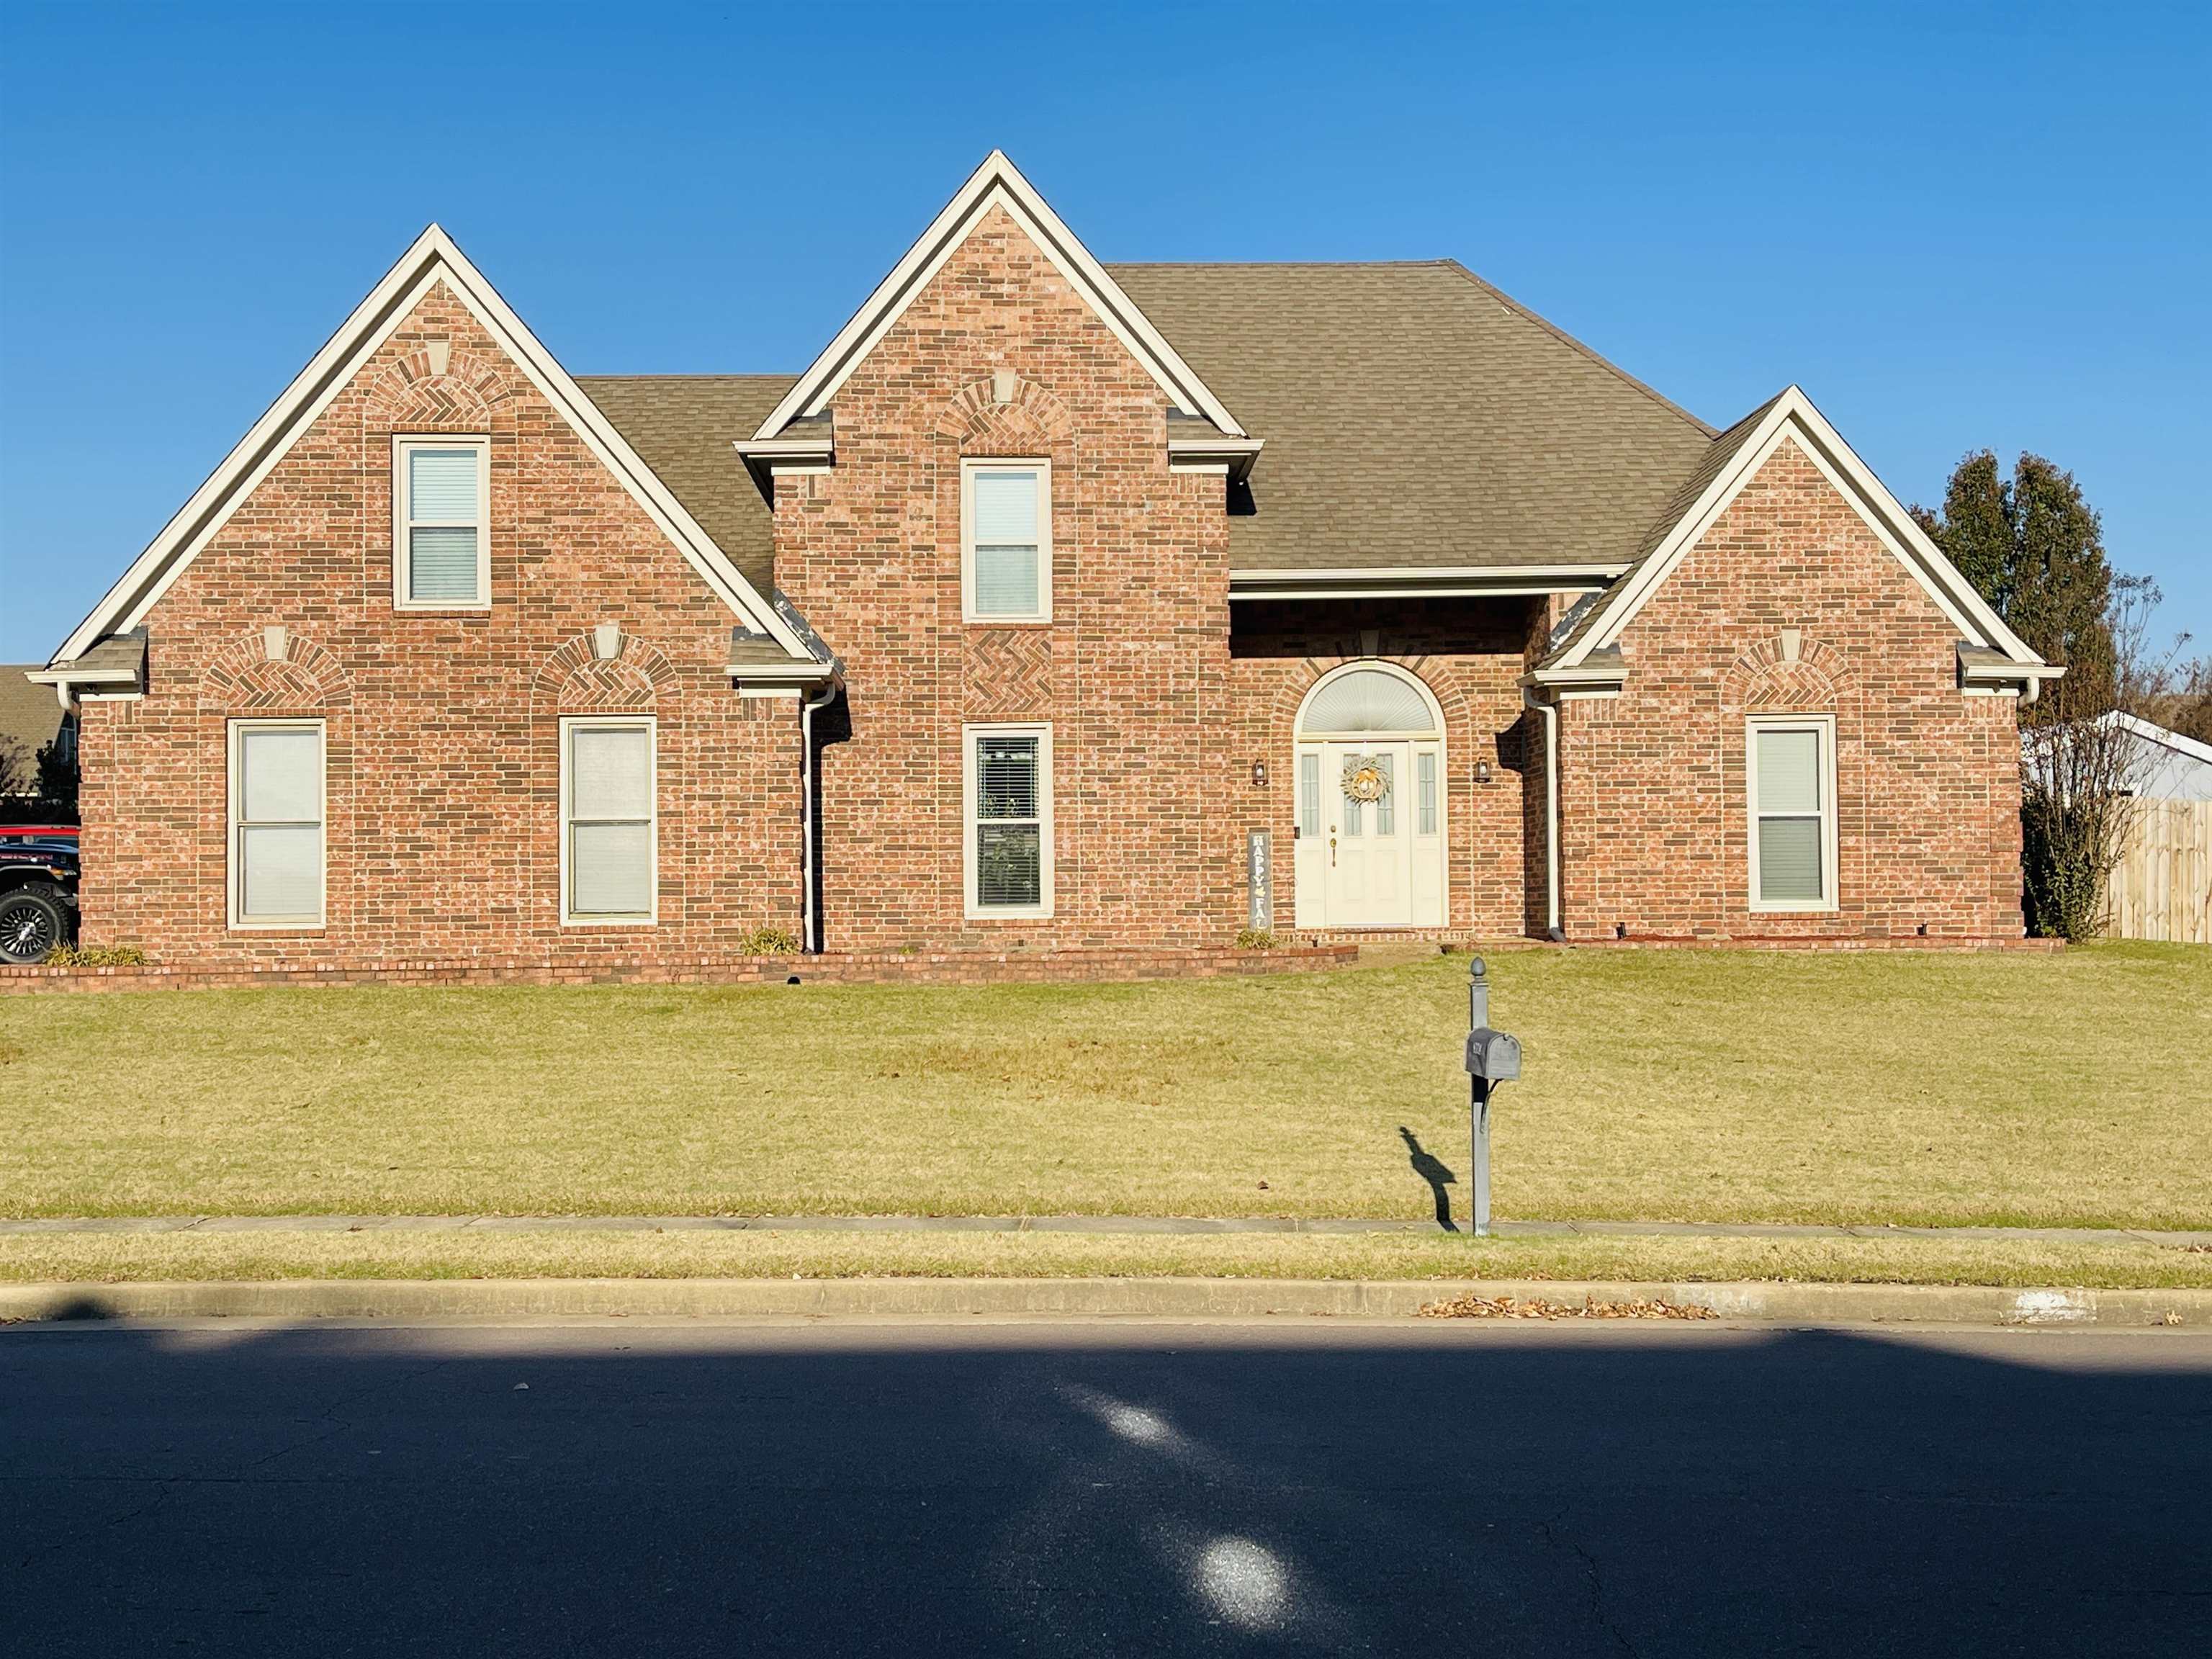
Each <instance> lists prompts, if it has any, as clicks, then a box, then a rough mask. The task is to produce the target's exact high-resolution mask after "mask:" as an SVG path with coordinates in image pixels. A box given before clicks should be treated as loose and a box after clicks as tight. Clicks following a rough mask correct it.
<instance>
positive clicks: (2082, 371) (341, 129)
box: [0, 0, 2212, 659]
mask: <svg viewBox="0 0 2212 1659" xmlns="http://www.w3.org/2000/svg"><path fill="white" fill-rule="evenodd" d="M1939 13H1940V14H1941V15H1937V14H1939ZM2208 15H2212V8H2206V7H2204V6H2203V5H2201V4H2195V5H2190V6H2186V7H2182V6H2175V7H2170V8H2163V9H2159V8H2142V9H2124V8H2113V7H2106V6H2101V5H2100V6H2089V5H2081V4H2069V5H2038V4H2032V3H2021V4H2015V5H2008V6H1990V7H1986V8H1984V7H1959V8H1942V7H1936V6H1932V5H1916V6H1912V7H1910V8H1900V9H1896V10H1894V11H1888V10H1875V9H1868V8H1862V7H1843V8H1836V7H1811V6H1803V7H1800V6H1790V5H1776V4H1773V3H1771V0H1767V3H1764V4H1760V5H1759V6H1756V7H1745V8H1741V9H1717V10H1711V11H1702V12H1701V11H1699V10H1697V9H1694V8H1691V7H1687V6H1682V5H1673V4H1669V5H1656V6H1655V5H1647V4H1641V3H1638V4H1624V5H1618V6H1613V5H1603V4H1587V5H1583V6H1579V7H1572V8H1570V7H1565V6H1560V7H1551V8H1545V9H1541V11H1538V10H1536V9H1528V11H1527V12H1526V13H1522V12H1520V11H1515V12H1507V11H1504V10H1495V11H1492V10H1486V9H1477V8H1472V7H1468V8H1458V9H1452V10H1449V11H1441V10H1438V11H1430V10H1422V9H1412V8H1402V7H1381V6H1371V5H1370V6H1362V7H1358V8H1356V9H1354V8H1346V9H1328V10H1324V9H1306V8H1303V7H1299V6H1295V5H1288V4H1284V3H1280V0H1275V3H1267V4H1262V5H1259V6H1255V7H1252V8H1250V9H1244V8H1241V7H1239V6H1237V5H1233V4H1224V3H1209V4H1205V5H1198V6H1158V7H1139V6H1128V7H1123V8H1118V9H1114V10H1113V11H1111V12H1110V13H1098V14H1091V13H1084V14H1078V13H1077V12H1076V11H1075V10H1074V9H1072V8H1070V9H1061V8H1059V7H1056V6H1055V7H1045V6H1036V7H1016V8H1008V7H1006V6H1004V5H997V6H993V7H989V8H982V9H954V8H951V7H933V6H927V5H918V4H917V5H906V6H901V7H896V8H893V9H884V10H865V11H864V10H861V9H854V8H831V7H820V8H805V7H798V8H794V7H788V6H770V7H764V8H762V9H759V10H758V11H757V12H756V11H754V10H751V9H746V8H742V7H736V6H730V5H719V6H707V7H699V8H677V7H665V6H660V5H653V4H645V3H630V4H623V5H611V4H605V3H601V4H596V5H591V6H582V7H570V6H565V5H560V4H553V3H545V0H531V3H527V4H517V5H513V6H500V5H461V6H453V7H433V8H424V7H398V8H393V7H371V6H355V7H348V8H343V9H341V8H338V7H335V6H328V7H326V6H321V5H313V6H308V5H286V6H283V7H281V8H279V7H271V8H268V9H262V8H258V7H244V6H225V5H220V4H214V3H204V4H195V5H190V6H184V5H179V6H164V7H161V8H158V9H157V8H155V6H153V5H150V4H147V5H102V4H97V3H70V4H45V3H30V0H8V3H6V4H4V5H0V54H3V56H0V659H29V658H34V657H43V656H44V655H45V654H46V653H47V652H48V651H49V650H50V649H51V648H52V647H53V646H54V645H55V644H56V643H57V642H58V641H59V639H60V638H61V636H62V635H64V633H65V632H66V631H67V630H68V629H69V628H70V626H71V625H73V624H74V623H76V620H77V619H78V618H79V617H80V616H82V614H83V612H84V611H87V610H88V608H89V607H90V606H91V605H92V603H93V601H94V599H97V598H98V597H99V595H100V592H103V591H104V590H105V588H106V586H107V584H108V583H109V582H110V581H111V580H112V579H113V577H114V576H115V575H116V574H118V572H120V571H121V569H122V568H123V567H124V566H125V564H126V563H127V562H129V561H130V560H131V558H132V557H133V556H135V555H136V554H137V552H138V551H139V550H140V549H141V548H143V546H144V545H145V544H146V543H147V542H148V541H149V539H150V538H152V536H153V535H154V533H155V531H157V530H158V529H159V528H160V527H161V525H162V523H163V522H164V521H165V520H167V518H168V516H169V515H170V514H171V513H173V511H175V509H176V508H177V507H179V505H180V504H181V503H182V502H183V501H184V499H185V496H186V495H189V494H190V493H191V490H192V489H194V488H196V487H197V485H198V483H200V481H201V479H202V478H203V477H205V475H206V474H207V473H208V472H209V471H211V470H212V469H213V467H214V466H215V465H216V462H217V461H219V460H220V459H222V455H223V454H224V453H225V452H226V451H228V448H229V447H230V446H231V445H232V444H233V443H234V442H235V441H236V440H237V439H238V437H239V436H240V434H242V433H243V432H244V431H245V429H246V427H247V426H248V425H250V424H251V423H252V421H253V420H254V418H255V417H256V416H258V415H259V414H260V412H261V410H263V408H264V406H266V404H268V403H269V401H270V399H271V398H274V397H275V395H276V393H277V392H279V391H281V390H282V389H283V386H284V384H285V383H286V381H287V380H289V379H290V378H291V376H292V374H294V373H295V371H296V370H297V369H298V368H300V366H301V364H302V363H304V362H306V361H307V357H308V356H310V355H312V354H313V351H314V350H315V349H316V348H317V347H318V346H319V344H320V343H322V341H323V339H324V338H325V336H326V335H327V334H328V333H329V331H331V329H332V328H333V327H334V326H335V325H337V323H338V322H339V321H340V320H342V319H343V317H344V316H345V314H346V313H347V312H348V311H349V309H350V308H351V307H352V306H353V305H354V304H355V302H356V301H358V300H359V299H360V297H361V296H362V294H364V293H365V292H367V290H368V288H369V286H370V285H371V284H372V283H374V281H375V279H376V278H377V277H378V276H380V275H381V274H382V272H383V270H385V268H386V266H387V265H388V264H390V263H391V261H392V259H393V258H396V257H397V256H398V253H399V252H400V250H401V249H403V248H404V246H406V245H407V243H408V242H409V240H411V239H412V237H413V236H414V235H415V234H416V232H417V231H418V230H420V229H421V228H422V225H423V224H424V223H426V222H428V221H430V220H432V219H436V220H439V221H441V222H443V223H444V224H445V225H446V227H447V228H448V229H449V230H451V231H452V232H453V234H454V235H455V236H456V238H458V239H459V241H460V243H461V246H463V247H465V248H466V249H467V250H468V252H469V253H470V255H471V258H474V259H475V260H476V262H477V264H479V265H480V266H481V267H482V268H483V270H484V271H485V272H486V274H488V275H489V276H490V277H491V279H492V281H493V282H495V283H497V284H498V285H499V287H500V289H501V291H502V292H503V293H505V294H506V295H507V298H508V299H509V300H510V301H512V302H513V304H514V305H515V307H516V308H517V309H518V310H520V312H521V313H522V314H523V316H524V317H525V318H526V319H528V321H529V322H530V324H531V325H532V327H533V328H534V329H535V330H536V331H537V332H538V336H539V337H541V338H542V339H544V341H545V342H546V343H547V344H548V345H549V346H550V348H551V349H552V350H553V351H554V353H555V354H556V356H559V357H560V358H561V360H562V362H564V363H566V364H567V365H568V368H570V369H572V370H574V371H575V372H577V373H580V374H589V373H609V372H622V371H631V372H680V371H692V372H712V371H728V370H744V369H754V370H772V369H781V370H792V371H796V370H797V369H799V368H803V367H805V364H806V362H808V361H809V360H810V359H811V357H812V356H813V355H814V353H815V352H816V351H817V349H819V348H820V346H821V345H822V344H823V342H825V341H826V340H827V339H828V338H829V336H830V335H831V334H832V333H833V332H834V331H836V328H837V326H838V325H840V324H841V323H842V321H843V320H844V319H845V318H846V316H847V315H848V313H850V312H851V310H852V308H853V307H854V306H855V305H856V304H857V303H858V302H859V301H860V299H861V298H862V297H863V296H864V295H866V292H867V290H868V289H870V288H871V287H872V285H873V284H874V283H875V282H876V281H877V279H878V277H880V276H882V274H883V273H884V270H886V269H887V268H888V266H889V265H890V263H891V262H892V261H893V260H894V259H895V258H896V257H897V256H898V254H899V253H900V252H902V250H903V249H904V247H905V246H906V245H907V243H908V241H909V240H911V239H912V238H913V237H914V235H915V234H916V233H918V232H919V231H920V229H921V227H922V226H923V225H924V224H925V223H926V222H927V221H928V219H929V217H930V216H931V215H932V214H933V213H934V212H935V210H937V208H938V207H939V206H940V205H941V204H942V203H943V202H944V200H945V197H947V196H949V195H950V194H951V191H952V190H953V189H954V187H955V186H956V185H957V184H958V183H959V182H960V180H961V179H963V177H964V176H965V175H966V174H967V173H968V172H969V169H970V168H971V167H974V166H975V162H976V161H978V160H980V159H981V156H982V155H984V154H985V153H986V152H987V150H988V149H990V148H991V147H992V146H993V145H994V144H995V145H1000V146H1002V147H1003V148H1005V149H1006V151H1007V152H1008V153H1009V154H1010V155H1012V157H1013V158H1014V160H1015V161H1016V163H1017V164H1018V165H1019V166H1020V167H1022V169H1023V170H1024V172H1025V173H1028V175H1029V176H1030V179H1032V180H1033V181H1034V182H1035V183H1036V185H1037V186H1038V187H1039V188H1040V189H1041V190H1042V191H1044V192H1045V194H1046V196H1047V197H1049V198H1050V199H1051V201H1052V203H1053V204H1054V206H1055V207H1056V208H1058V209H1059V210H1060V214H1061V216H1063V217H1064V218H1066V220H1067V222H1069V224H1070V225H1072V226H1073V228H1074V229H1075V231H1076V233H1077V234H1079V235H1080V236H1082V237H1083V238H1084V239H1085V241H1086V242H1087V243H1088V244H1089V246H1091V249H1092V250H1093V251H1094V252H1096V253H1097V255H1098V256H1099V257H1100V258H1107V259H1115V258H1123V259H1163V258H1176V259H1290V258H1329V259H1364V258H1432V257H1437V256H1442V255H1450V256H1453V257H1455V258H1459V259H1461V260H1462V261H1464V262H1465V263H1466V264H1468V265H1470V266H1472V267H1473V268H1474V270H1478V271H1480V272H1481V273H1482V274H1483V275H1484V276H1487V277H1488V278H1489V279H1490V280H1492V282H1494V283H1498V285H1499V286H1500V287H1502V288H1504V289H1505V290H1506V291H1507V292H1508V293H1510V294H1512V295H1515V296H1516V298H1518V299H1520V300H1522V301H1524V302H1526V303H1527V304H1528V305H1530V306H1532V307H1534V308H1535V309H1537V310H1538V311H1540V312H1541V313H1544V314H1545V315H1547V316H1548V317H1550V318H1551V319H1553V320H1554V321H1556V322H1557V323H1559V325H1561V326H1562V327H1565V328H1566V329H1567V330H1569V331H1571V332H1572V333H1574V334H1577V335H1578V336H1580V337H1582V338H1583V339H1584V340H1586V341H1588V342H1589V343H1590V344H1591V345H1593V346H1594V347H1595V348H1596V349H1598V350H1600V351H1602V352H1604V353H1605V354H1607V356H1610V357H1612V358H1613V359H1614V360H1615V361H1616V362H1620V364H1622V365H1623V366H1624V367H1625V368H1627V369H1628V370H1629V371H1630V372H1631V373H1632V374H1637V375H1639V376H1641V377H1642V378H1644V379H1645V380H1649V381H1650V382H1652V383H1653V384H1655V385H1656V386H1659V387H1660V388H1661V389H1662V391H1664V392H1667V393H1668V395H1669V396H1670V397H1672V398H1675V399H1676V400H1677V401H1679V402H1680V403H1682V404H1686V405H1687V406H1688V407H1689V408H1691V409H1692V410H1696V411H1697V412H1698V413H1699V414H1701V415H1703V416H1705V417H1706V418H1707V419H1708V420H1711V421H1713V422H1716V423H1718V424H1726V423H1727V422H1729V421H1732V420H1733V419H1735V417H1736V416H1738V415H1740V414H1741V413H1742V412H1744V411H1745V410H1747V409H1749V408H1750V407H1751V406H1752V405H1753V404H1756V403H1758V402H1759V400H1760V399H1762V398H1765V397H1766V396H1767V395H1769V394H1770V393H1771V392H1774V391H1775V390H1776V389H1777V388H1778V387H1779V386H1783V385H1784V384H1786V383H1787V382H1789V381H1791V380H1796V381H1798V382H1800V383H1801V384H1802V385H1803V386H1805V388H1806V389H1807V390H1808V392H1811V394H1812V395H1813V398H1814V400H1815V401H1816V402H1818V403H1819V404H1820V406H1821V407H1822V408H1823V409H1824V410H1826V412H1827V414H1828V416H1829V417H1830V418H1831V419H1832V420H1833V421H1834V422H1836V424H1837V425H1838V427H1839V428H1841V429H1842V431H1843V433H1844V435H1845V436H1846V437H1848V438H1849V439H1850V441H1851V442H1852V443H1853V444H1854V445H1855V446H1856V447H1857V449H1858V450H1859V452H1860V453H1861V454H1863V456H1865V457H1866V459H1868V460H1869V462H1870V463H1871V464H1872V465H1874V467H1875V469H1876V471H1879V472H1881V475H1882V477H1884V478H1885V479H1886V480H1887V482H1888V483H1890V484H1891V486H1892V487H1893V489H1896V490H1897V491H1898V493H1899V495H1903V496H1905V498H1906V499H1907V500H1908V501H1910V500H1928V499H1932V498H1933V497H1934V496H1935V495H1937V494H1938V493H1939V492H1940V490H1941V489H1942V482H1943V479H1944V477H1945V476H1946V474H1947V473H1948V471H1949V468H1950V466H1951V465H1952V464H1953V463H1954V461H1955V460H1956V459H1958V457H1959V456H1960V453H1962V452H1964V451H1966V449H1968V448H1970V447H1982V446H1984V445H1986V446H1989V447H1992V448H1994V449H1996V451H1997V453H1999V454H2000V455H2001V456H2004V457H2006V458H2007V459H2009V458H2010V457H2011V456H2012V455H2013V454H2015V453H2017V452H2018V451H2020V450H2021V449H2023V448H2027V449H2033V450H2036V451H2039V452H2040V453H2045V454H2047V455H2049V456H2051V458H2052V459H2054V460H2057V462H2059V463H2060V464H2061V465H2065V466H2069V467H2070V468H2072V469H2073V470H2074V471H2075V473H2076V474H2077V475H2078V476H2079V477H2080V478H2081V482H2082V484H2083V485H2084V487H2085V488H2086V489H2087V493H2088V495H2089V498H2090V500H2091V501H2093V503H2094V504H2095V505H2096V506H2097V507H2099V508H2100V509H2101V510H2102V512H2103V513H2104V515H2105V526H2106V540H2107V544H2108V546H2109V547H2110V549H2111V551H2112V557H2113V561H2114V562H2115V563H2116V564H2117V565H2118V567H2120V568H2123V569H2129V570H2135V571H2141V572H2146V573H2148V574H2151V575H2153V576H2154V577H2156V578H2157V579H2158V580H2159V581H2160V583H2161V584H2162V585H2163V586H2164V587H2165V589H2166V595H2167V599H2166V607H2165V610H2164V612H2163V613H2162V620H2163V621H2164V623H2166V626H2167V627H2168V628H2170V629H2179V628H2183V627H2188V628H2191V629H2194V630H2195V631H2196V632H2197V634H2198V635H2199V636H2200V639H2201V640H2205V639H2208V638H2209V637H2212V538H2208V536H2207V533H2206V531H2205V527H2204V520H2203V501H2204V498H2205V495H2206V490H2205V485H2206V483H2207V482H2208V481H2212V419H2208V416H2207V412H2206V411H2207V407H2208V386H2212V349H2208V341H2212V325H2208V321H2207V316H2206V311H2207V306H2208V301H2212V177H2208V173H2212V117H2208V113H2207V111H2208V107H2212V98H2208V94H2207V87H2208V83H2212V21H2208ZM1009 30H1011V31H1012V36H1011V38H1006V32H1007V31H1009ZM992 64H1000V65H1002V66H1004V67H1003V68H1001V69H1000V70H997V71H994V70H993V69H991V68H990V67H989V66H990V65H992Z"/></svg>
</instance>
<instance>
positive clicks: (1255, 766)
mask: <svg viewBox="0 0 2212 1659" xmlns="http://www.w3.org/2000/svg"><path fill="white" fill-rule="evenodd" d="M1252 787H1254V788H1255V789H1265V788H1266V787H1267V762H1265V761H1263V760H1255V761H1254V762H1253V763H1252Z"/></svg>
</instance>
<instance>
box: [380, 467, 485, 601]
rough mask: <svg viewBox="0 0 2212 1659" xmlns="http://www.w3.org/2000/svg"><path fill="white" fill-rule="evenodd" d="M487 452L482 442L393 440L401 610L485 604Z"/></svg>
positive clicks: (395, 584)
mask: <svg viewBox="0 0 2212 1659" xmlns="http://www.w3.org/2000/svg"><path fill="white" fill-rule="evenodd" d="M490 449H491V446H490V443H489V441H487V440H485V439H483V438H445V437H440V438H396V439H394V440H393V441H392V596H393V602H394V604H395V605H398V608H399V609H401V610H403V611H471V610H480V609H482V608H483V606H484V605H487V604H489V595H490V592H491V545H490V538H489V535H488V534H487V533H486V527H487V525H488V523H489V520H490V518H491V482H490V477H489V474H490V471H491V469H490V467H489V465H488V463H489V459H490Z"/></svg>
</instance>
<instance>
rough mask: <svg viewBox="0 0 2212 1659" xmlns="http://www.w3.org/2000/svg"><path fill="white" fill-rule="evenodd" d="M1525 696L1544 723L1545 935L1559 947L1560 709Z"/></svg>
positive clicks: (1531, 695)
mask: <svg viewBox="0 0 2212 1659" xmlns="http://www.w3.org/2000/svg"><path fill="white" fill-rule="evenodd" d="M1522 696H1523V697H1524V699H1525V700H1526V701H1527V702H1528V707H1529V708H1533V709H1534V710H1535V711H1536V713H1537V714H1540V715H1541V716H1542V717H1543V721H1544V922H1545V927H1544V932H1545V936H1546V937H1547V938H1548V939H1551V940H1553V942H1554V943H1559V942H1562V941H1564V939H1565V937H1566V936H1565V933H1562V932H1561V931H1560V929H1559V704H1558V703H1557V702H1539V701H1538V700H1537V698H1536V696H1535V695H1534V692H1533V691H1528V692H1523V693H1522Z"/></svg>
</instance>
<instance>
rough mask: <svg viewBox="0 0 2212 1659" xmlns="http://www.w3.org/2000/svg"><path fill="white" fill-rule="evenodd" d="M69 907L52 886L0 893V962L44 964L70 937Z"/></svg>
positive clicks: (23, 888) (19, 888)
mask: <svg viewBox="0 0 2212 1659" xmlns="http://www.w3.org/2000/svg"><path fill="white" fill-rule="evenodd" d="M69 931H70V927H69V908H68V906H66V905H64V903H63V902H61V900H60V899H59V898H58V896H56V895H55V892H54V890H53V889H52V888H51V887H46V886H38V887H18V888H15V889H14V890H12V891H9V892H6V893H0V962H10V963H17V964H19V965H21V964H26V963H34V962H44V961H45V960H46V957H47V955H48V954H49V953H50V952H51V951H52V950H53V948H54V947H55V946H56V945H59V944H61V943H62V942H63V941H64V940H65V939H68V938H69Z"/></svg>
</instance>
